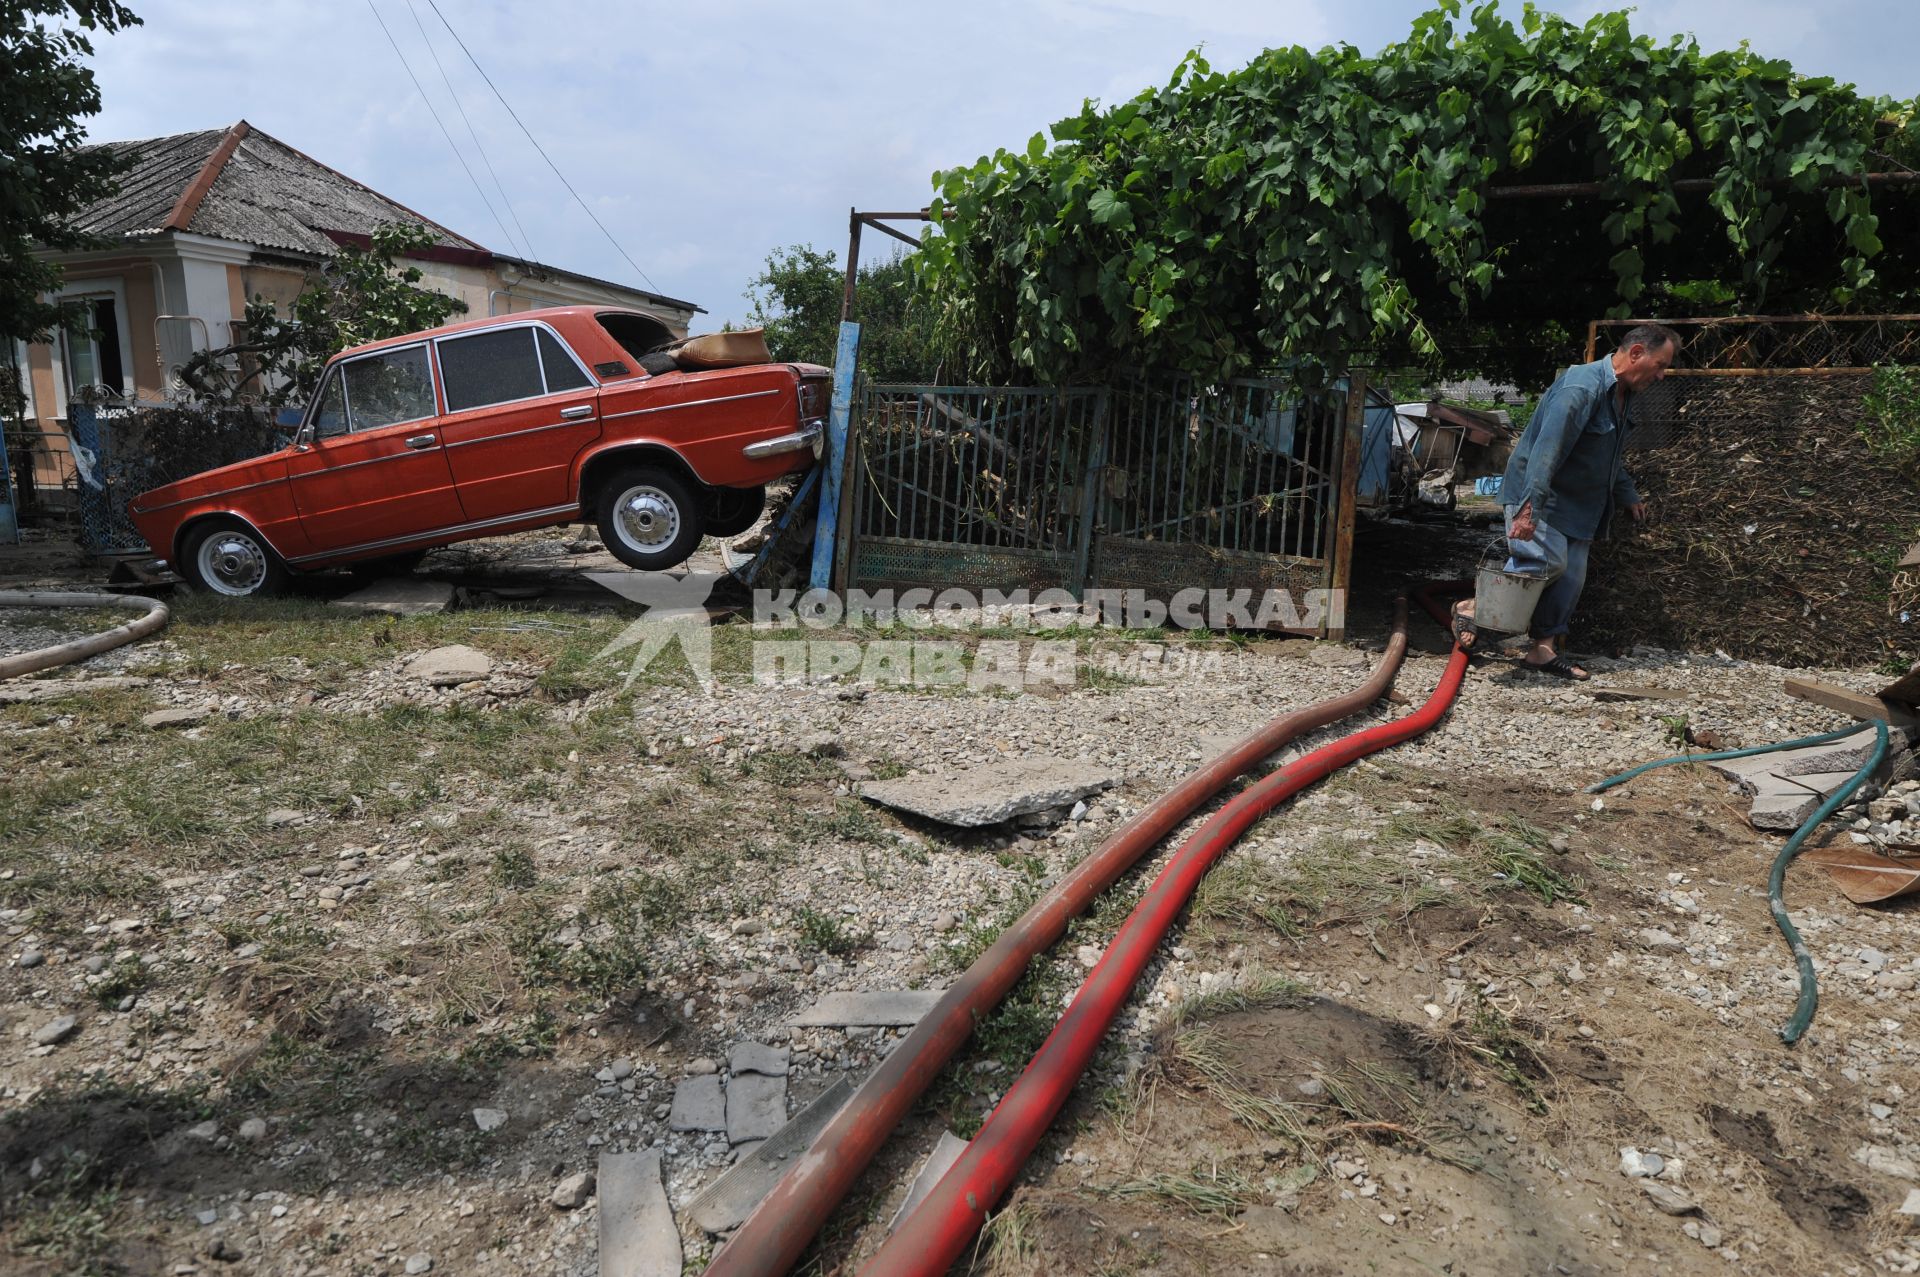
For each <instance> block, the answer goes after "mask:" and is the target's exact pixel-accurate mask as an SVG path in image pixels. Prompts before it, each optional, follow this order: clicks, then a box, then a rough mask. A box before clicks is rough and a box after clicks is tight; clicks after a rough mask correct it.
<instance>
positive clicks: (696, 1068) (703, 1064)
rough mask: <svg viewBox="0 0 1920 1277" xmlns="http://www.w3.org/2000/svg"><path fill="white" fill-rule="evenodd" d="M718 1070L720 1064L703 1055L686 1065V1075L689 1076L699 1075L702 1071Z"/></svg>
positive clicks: (716, 1071) (711, 1071)
mask: <svg viewBox="0 0 1920 1277" xmlns="http://www.w3.org/2000/svg"><path fill="white" fill-rule="evenodd" d="M719 1071H720V1066H719V1065H718V1064H715V1063H714V1062H713V1061H712V1060H709V1059H706V1058H704V1057H703V1058H701V1059H698V1060H695V1061H694V1062H693V1063H692V1064H689V1065H687V1075H688V1076H689V1077H699V1076H700V1075H701V1074H702V1073H718V1072H719Z"/></svg>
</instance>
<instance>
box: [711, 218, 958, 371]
mask: <svg viewBox="0 0 1920 1277" xmlns="http://www.w3.org/2000/svg"><path fill="white" fill-rule="evenodd" d="M845 287H846V274H845V272H844V271H842V270H841V269H840V268H839V266H838V265H837V264H836V261H835V257H834V254H833V253H832V252H825V253H823V252H821V251H819V250H818V249H816V248H814V247H813V246H812V245H811V244H795V245H793V246H791V247H789V248H783V249H780V250H778V251H776V252H773V253H770V254H768V255H767V265H766V268H765V269H764V270H763V271H761V273H760V274H759V275H758V276H756V277H755V278H754V280H753V282H752V284H751V285H750V286H749V290H748V292H747V295H746V296H747V300H748V301H749V302H751V303H752V304H753V308H752V310H751V311H750V312H749V316H748V317H749V318H750V319H751V320H752V321H753V322H754V323H755V324H758V325H760V326H761V327H762V328H764V329H766V335H767V348H768V349H769V350H771V351H772V352H773V356H774V358H776V359H791V360H796V361H799V362H803V363H814V364H828V365H831V364H832V363H833V353H834V347H835V344H836V343H837V342H838V340H839V334H840V304H841V300H842V297H843V295H844V290H845ZM853 318H854V319H856V320H859V321H860V325H861V331H860V369H861V371H862V372H864V373H865V374H866V375H867V376H868V377H870V378H871V379H873V380H874V381H881V382H929V381H933V380H936V379H937V378H938V375H939V373H940V370H941V367H942V365H943V364H944V363H948V362H950V354H949V343H948V342H947V341H946V340H945V339H944V337H943V335H942V334H941V333H940V332H939V331H938V330H937V329H936V326H935V319H936V313H935V310H934V308H933V307H932V306H931V305H930V304H929V303H928V300H927V298H926V295H925V294H924V293H923V292H922V291H921V288H920V285H919V281H918V279H917V277H916V276H915V274H914V272H913V270H912V267H911V266H910V264H909V262H908V260H907V257H906V256H905V254H904V253H896V254H894V255H893V256H892V257H890V258H887V259H886V260H883V261H879V262H870V263H864V264H862V265H861V267H860V275H859V286H858V287H857V288H856V289H855V290H854V309H853Z"/></svg>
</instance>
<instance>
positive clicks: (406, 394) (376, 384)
mask: <svg viewBox="0 0 1920 1277" xmlns="http://www.w3.org/2000/svg"><path fill="white" fill-rule="evenodd" d="M340 371H341V372H342V373H343V374H344V379H345V381H346V385H347V415H348V419H349V420H350V421H351V422H352V423H353V426H352V428H353V429H354V430H377V429H379V428H380V427H381V426H396V425H399V424H400V423H401V422H403V421H419V420H422V419H423V418H426V417H431V416H433V415H434V411H433V409H434V405H433V376H432V374H430V373H429V372H428V371H427V348H426V347H425V346H407V347H404V348H402V349H400V350H392V351H385V352H382V353H381V354H378V355H369V356H368V357H366V358H365V359H355V360H353V361H352V362H351V363H348V364H346V365H345V366H344V367H342V368H341V370H340Z"/></svg>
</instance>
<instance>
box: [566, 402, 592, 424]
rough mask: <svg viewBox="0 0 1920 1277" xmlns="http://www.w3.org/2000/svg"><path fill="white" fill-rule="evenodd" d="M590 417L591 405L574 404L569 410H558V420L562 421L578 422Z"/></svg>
mask: <svg viewBox="0 0 1920 1277" xmlns="http://www.w3.org/2000/svg"><path fill="white" fill-rule="evenodd" d="M592 415H593V405H592V404H590V403H583V404H575V405H574V406H573V407H571V408H562V409H561V410H560V419H561V420H562V421H578V420H580V418H582V417H591V416H592Z"/></svg>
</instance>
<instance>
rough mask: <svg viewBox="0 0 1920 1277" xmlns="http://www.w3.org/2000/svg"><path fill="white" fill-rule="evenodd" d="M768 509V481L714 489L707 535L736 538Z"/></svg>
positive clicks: (708, 513) (708, 508)
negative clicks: (754, 484) (749, 486)
mask: <svg viewBox="0 0 1920 1277" xmlns="http://www.w3.org/2000/svg"><path fill="white" fill-rule="evenodd" d="M766 509H767V489H766V485H765V484H761V485H759V486H757V487H752V488H715V489H714V490H713V499H712V500H711V501H710V502H708V503H707V535H708V536H710V537H737V536H739V535H740V534H741V533H742V532H745V531H746V530H747V529H748V528H750V527H752V526H753V525H754V524H756V523H758V522H760V516H761V515H762V514H764V513H765V512H766Z"/></svg>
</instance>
